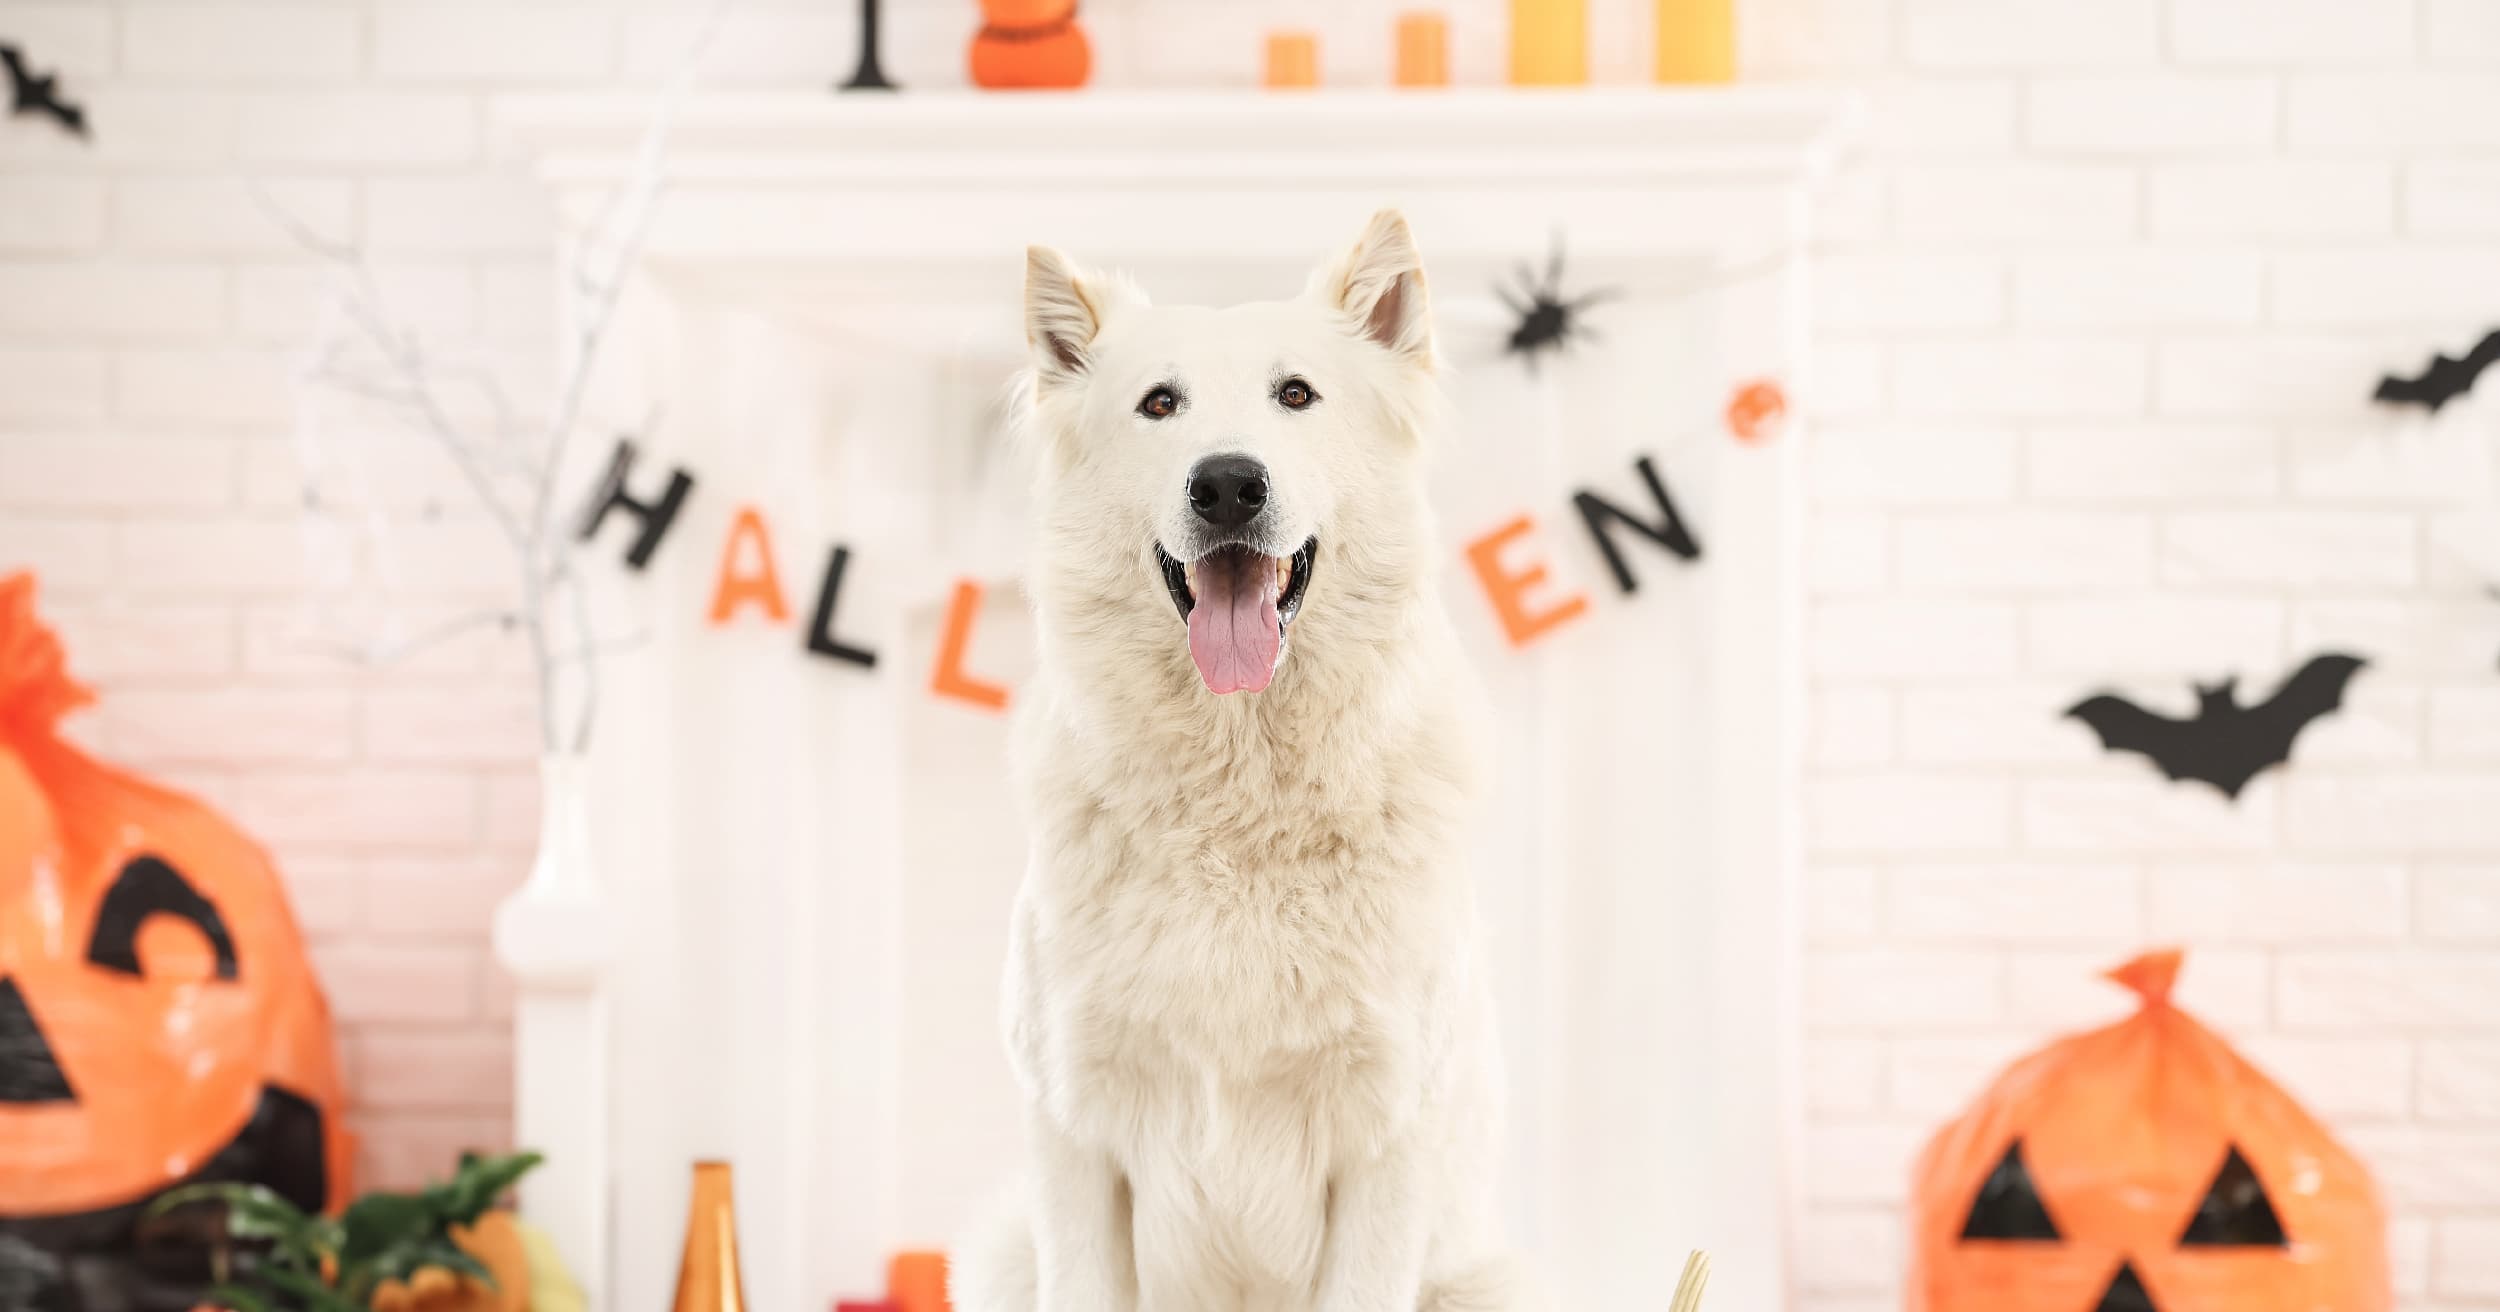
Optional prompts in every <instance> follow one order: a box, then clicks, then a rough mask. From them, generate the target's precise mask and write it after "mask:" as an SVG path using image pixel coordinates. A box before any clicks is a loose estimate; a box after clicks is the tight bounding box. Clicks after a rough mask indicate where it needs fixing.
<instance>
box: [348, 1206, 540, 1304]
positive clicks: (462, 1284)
mask: <svg viewBox="0 0 2500 1312" xmlns="http://www.w3.org/2000/svg"><path fill="white" fill-rule="evenodd" d="M451 1241H452V1242H453V1243H455V1244H458V1245H459V1246H460V1251H462V1252H464V1253H467V1254H468V1255H469V1256H471V1257H474V1258H476V1259H477V1260H478V1264H479V1265H480V1266H483V1267H485V1268H486V1270H487V1271H488V1272H489V1273H490V1274H492V1275H493V1276H494V1277H495V1283H494V1284H493V1285H491V1286H490V1285H488V1284H487V1283H486V1282H484V1281H482V1280H478V1279H476V1278H474V1277H471V1276H464V1275H459V1274H456V1273H454V1272H452V1271H448V1270H445V1269H444V1268H442V1267H438V1266H437V1267H427V1268H426V1269H424V1270H422V1271H419V1272H417V1273H416V1274H415V1275H413V1276H410V1277H409V1278H408V1279H407V1280H406V1281H405V1282H402V1281H397V1280H386V1281H384V1282H382V1284H381V1286H380V1287H379V1288H376V1289H375V1290H374V1291H373V1312H531V1309H530V1287H531V1279H532V1275H531V1270H530V1251H529V1243H528V1241H527V1239H525V1238H524V1237H523V1235H522V1233H521V1226H520V1221H519V1219H518V1218H516V1217H514V1216H513V1215H512V1213H510V1212H488V1213H487V1214H485V1215H484V1216H481V1217H479V1218H478V1219H477V1224H476V1225H467V1226H454V1227H452V1232H451ZM542 1312H543V1310H542Z"/></svg>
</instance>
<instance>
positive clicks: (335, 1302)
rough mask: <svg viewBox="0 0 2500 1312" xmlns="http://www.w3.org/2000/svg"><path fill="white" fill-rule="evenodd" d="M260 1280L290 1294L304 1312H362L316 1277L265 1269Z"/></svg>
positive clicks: (270, 1268)
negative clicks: (301, 1305) (302, 1306)
mask: <svg viewBox="0 0 2500 1312" xmlns="http://www.w3.org/2000/svg"><path fill="white" fill-rule="evenodd" d="M258 1274H259V1277H260V1279H261V1280H263V1281H264V1282H266V1283H268V1284H272V1285H275V1286H277V1287H278V1288H279V1289H281V1290H283V1291H285V1292H286V1293H288V1294H291V1295H293V1296H294V1297H295V1299H296V1301H298V1302H300V1303H302V1304H303V1305H304V1312H364V1308H363V1306H362V1305H361V1303H360V1302H359V1301H358V1300H356V1299H352V1298H349V1297H348V1296H346V1295H345V1294H342V1293H340V1292H339V1291H337V1290H335V1289H332V1288H331V1287H329V1286H328V1285H325V1284H323V1283H321V1280H320V1278H319V1277H317V1276H313V1275H308V1274H306V1273H305V1272H302V1271H293V1270H289V1269H287V1268H285V1267H265V1268H263V1269H262V1270H261V1271H260V1272H259V1273H258Z"/></svg>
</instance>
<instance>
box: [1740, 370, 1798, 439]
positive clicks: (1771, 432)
mask: <svg viewBox="0 0 2500 1312" xmlns="http://www.w3.org/2000/svg"><path fill="white" fill-rule="evenodd" d="M1787 417H1788V393H1787V392H1786V391H1785V390H1783V389H1782V388H1781V387H1780V385H1779V382H1778V380H1776V379H1771V378H1757V379H1755V380H1753V381H1752V382H1750V383H1747V384H1745V385H1744V386H1742V387H1739V388H1737V389H1736V394H1735V395H1734V396H1732V397H1730V398H1728V403H1727V431H1729V432H1730V433H1733V434H1735V435H1736V440H1737V441H1740V442H1767V441H1769V440H1770V439H1771V438H1773V437H1776V436H1778V435H1779V427H1780V421H1781V420H1783V419H1785V418H1787Z"/></svg>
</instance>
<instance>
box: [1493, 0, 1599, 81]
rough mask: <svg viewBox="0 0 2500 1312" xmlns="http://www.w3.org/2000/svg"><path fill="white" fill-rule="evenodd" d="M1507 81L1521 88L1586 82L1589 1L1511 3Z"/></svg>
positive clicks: (1526, 0)
mask: <svg viewBox="0 0 2500 1312" xmlns="http://www.w3.org/2000/svg"><path fill="white" fill-rule="evenodd" d="M1510 80H1511V82H1512V84H1513V85H1516V86H1523V87H1567V86H1579V85H1581V84H1583V83H1585V82H1587V81H1588V80H1589V8H1588V0H1510Z"/></svg>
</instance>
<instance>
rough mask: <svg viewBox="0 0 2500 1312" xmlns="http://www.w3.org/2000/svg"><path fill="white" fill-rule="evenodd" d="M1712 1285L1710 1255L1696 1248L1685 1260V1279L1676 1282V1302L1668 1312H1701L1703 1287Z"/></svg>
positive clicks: (1669, 1307)
mask: <svg viewBox="0 0 2500 1312" xmlns="http://www.w3.org/2000/svg"><path fill="white" fill-rule="evenodd" d="M1709 1283H1710V1255H1709V1254H1708V1253H1705V1252H1703V1251H1701V1250H1700V1249H1698V1248H1696V1249H1694V1250H1693V1255H1692V1256H1691V1257H1688V1258H1685V1259H1684V1278H1683V1279H1681V1280H1678V1281H1676V1282H1675V1300H1674V1301H1673V1302H1671V1303H1669V1304H1667V1312H1701V1287H1702V1286H1704V1285H1706V1284H1709Z"/></svg>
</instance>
